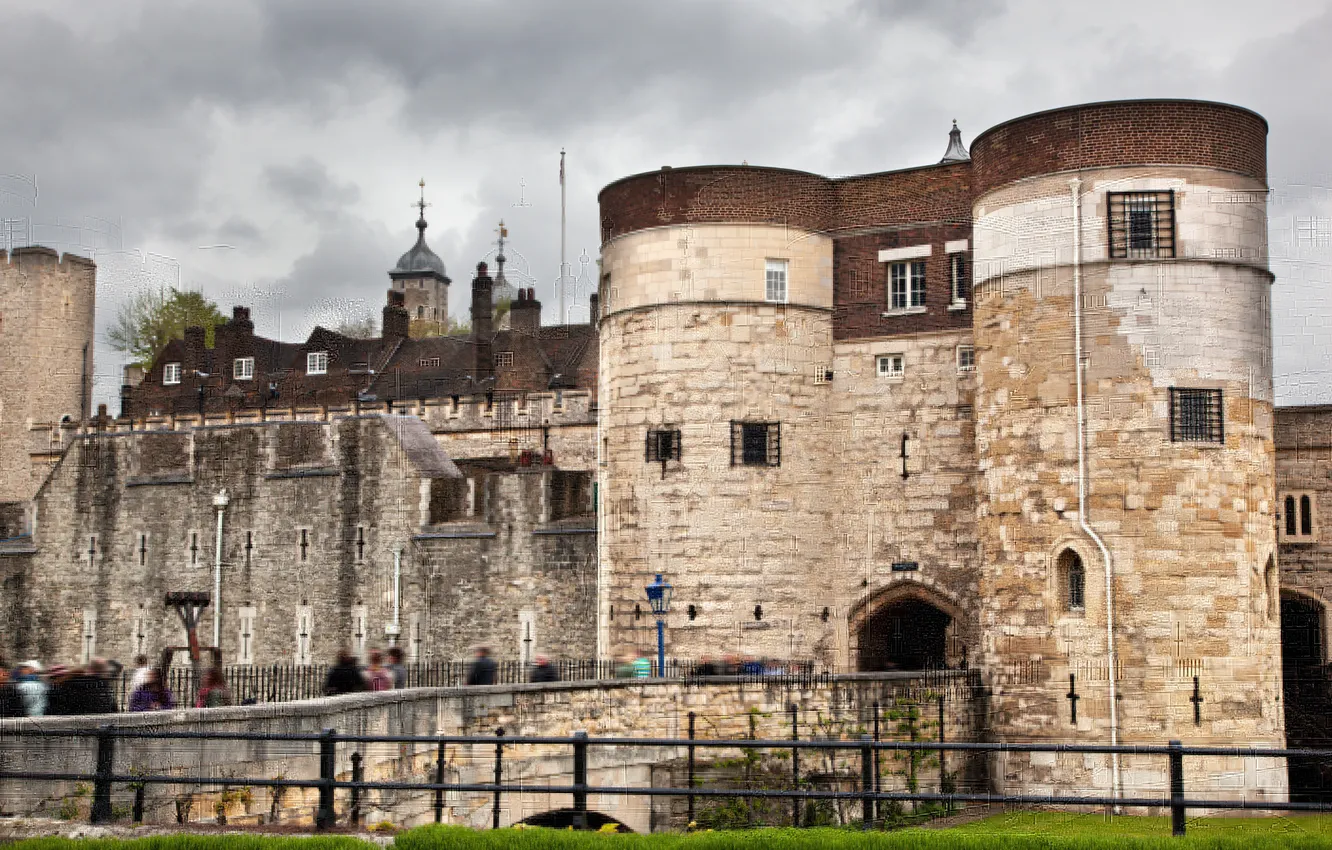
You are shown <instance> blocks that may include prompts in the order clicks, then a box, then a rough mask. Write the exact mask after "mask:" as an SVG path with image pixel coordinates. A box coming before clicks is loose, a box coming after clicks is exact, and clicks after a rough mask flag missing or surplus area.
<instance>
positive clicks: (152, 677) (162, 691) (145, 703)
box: [129, 667, 176, 711]
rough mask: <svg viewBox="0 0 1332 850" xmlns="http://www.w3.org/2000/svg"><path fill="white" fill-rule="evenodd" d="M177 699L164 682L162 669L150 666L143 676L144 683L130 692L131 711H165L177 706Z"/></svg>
mask: <svg viewBox="0 0 1332 850" xmlns="http://www.w3.org/2000/svg"><path fill="white" fill-rule="evenodd" d="M175 707H176V701H175V699H173V698H172V696H171V691H170V690H169V689H168V688H167V686H166V685H165V684H163V682H162V673H161V671H158V670H154V669H153V668H151V667H150V668H148V673H147V675H145V676H144V677H143V684H141V685H139V687H137V688H135V689H134V692H133V693H131V694H130V703H129V710H130V711H164V710H166V709H170V708H175Z"/></svg>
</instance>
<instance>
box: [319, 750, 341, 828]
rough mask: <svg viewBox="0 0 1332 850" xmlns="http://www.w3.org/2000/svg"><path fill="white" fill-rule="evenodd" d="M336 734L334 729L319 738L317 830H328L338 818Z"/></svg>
mask: <svg viewBox="0 0 1332 850" xmlns="http://www.w3.org/2000/svg"><path fill="white" fill-rule="evenodd" d="M334 734H336V733H335V732H334V731H333V730H332V729H325V730H324V731H323V732H322V733H321V734H320V736H319V808H318V809H316V810H315V829H328V828H329V827H331V826H333V822H334V820H335V819H336V818H337V815H336V814H335V813H334V811H333V781H334V771H336V770H337V761H336V755H337V742H336V741H334V740H333V735H334Z"/></svg>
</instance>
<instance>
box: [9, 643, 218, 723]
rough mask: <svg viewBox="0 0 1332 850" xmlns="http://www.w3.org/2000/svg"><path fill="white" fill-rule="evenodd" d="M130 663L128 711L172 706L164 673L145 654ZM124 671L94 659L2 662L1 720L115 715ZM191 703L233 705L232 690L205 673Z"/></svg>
mask: <svg viewBox="0 0 1332 850" xmlns="http://www.w3.org/2000/svg"><path fill="white" fill-rule="evenodd" d="M134 663H135V669H134V673H133V675H132V676H131V678H130V683H129V705H128V708H129V710H130V711H161V710H164V709H169V708H176V707H177V702H176V697H175V695H174V694H172V693H171V690H170V688H168V687H167V685H166V677H165V676H164V675H163V674H162V671H161V670H160V669H158V668H156V667H153V666H151V665H150V664H149V663H148V657H147V656H146V655H140V656H139V657H138V658H136V659H135V661H134ZM123 669H124V668H123V667H122V666H121V665H120V664H119V663H118V662H116V661H109V660H107V659H105V658H94V659H92V660H91V661H89V662H88V663H87V664H83V665H73V666H67V665H63V664H56V665H52V666H51V667H50V668H49V669H47V668H45V667H44V666H43V665H42V663H41V662H40V661H38V660H36V659H32V660H29V661H24V662H22V663H20V664H18V665H17V666H15V667H13V668H12V669H11V668H10V666H9V665H8V664H6V663H4V662H3V661H0V717H57V716H70V715H82V714H113V713H115V712H116V711H119V708H118V706H117V702H116V697H115V689H114V687H113V684H114V683H115V682H116V681H118V680H119V679H120V677H121V674H122V672H123ZM186 704H187V705H188V704H189V703H186ZM193 705H194V707H196V708H213V707H216V706H220V705H231V691H230V689H228V687H227V682H226V678H225V676H224V675H223V673H222V670H221V669H220V668H217V667H213V668H210V669H209V670H208V671H207V672H205V673H204V675H203V677H202V682H201V683H200V687H199V690H198V692H197V693H196V694H195V695H194V700H193Z"/></svg>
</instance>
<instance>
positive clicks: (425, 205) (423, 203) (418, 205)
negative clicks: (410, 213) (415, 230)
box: [412, 177, 430, 218]
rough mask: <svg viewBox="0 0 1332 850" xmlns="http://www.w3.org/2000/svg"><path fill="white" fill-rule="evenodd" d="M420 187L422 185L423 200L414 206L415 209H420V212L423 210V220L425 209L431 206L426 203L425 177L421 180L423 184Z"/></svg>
mask: <svg viewBox="0 0 1332 850" xmlns="http://www.w3.org/2000/svg"><path fill="white" fill-rule="evenodd" d="M419 185H420V187H421V200H419V201H417V202H416V203H414V204H412V206H414V207H419V208H420V210H421V218H425V208H426V207H428V206H430V204H429V203H427V202H426V199H425V178H424V177H422V178H421V182H420V184H419Z"/></svg>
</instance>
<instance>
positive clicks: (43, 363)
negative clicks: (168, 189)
mask: <svg viewBox="0 0 1332 850" xmlns="http://www.w3.org/2000/svg"><path fill="white" fill-rule="evenodd" d="M96 272H97V269H96V266H95V265H94V264H93V263H92V261H91V260H87V259H85V258H83V257H79V256H75V255H73V254H65V255H64V256H63V257H62V256H60V255H59V254H57V253H56V252H55V251H52V250H51V249H50V248H41V247H31V248H17V249H15V250H14V251H13V253H12V254H7V253H6V252H4V251H0V502H11V501H23V500H26V499H31V498H32V497H33V494H35V493H36V492H37V488H38V487H40V486H41V483H42V480H43V479H44V478H45V477H46V474H47V472H48V471H49V470H50V464H51V462H52V461H53V460H54V459H55V454H54V453H53V452H52V451H51V446H50V445H45V446H37V447H35V448H37V449H38V452H37V453H36V454H34V453H33V451H32V450H33V448H34V447H33V446H32V445H31V444H30V439H29V429H30V428H33V427H37V428H41V427H43V426H55V427H58V425H59V423H60V420H61V419H62V418H63V417H65V416H68V417H69V418H70V419H71V420H72V421H74V422H81V421H83V420H84V419H85V418H86V417H87V416H88V415H89V412H90V411H89V405H90V404H91V402H92V376H93V368H92V366H93V360H92V358H93V347H92V341H93V339H92V337H93V314H94V309H95V306H94V302H95V278H96ZM56 453H58V448H57V449H56Z"/></svg>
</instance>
